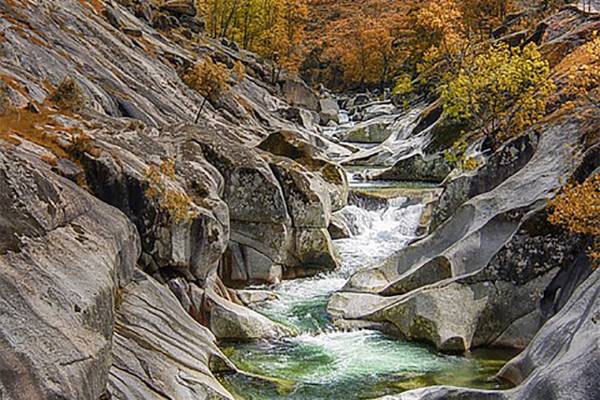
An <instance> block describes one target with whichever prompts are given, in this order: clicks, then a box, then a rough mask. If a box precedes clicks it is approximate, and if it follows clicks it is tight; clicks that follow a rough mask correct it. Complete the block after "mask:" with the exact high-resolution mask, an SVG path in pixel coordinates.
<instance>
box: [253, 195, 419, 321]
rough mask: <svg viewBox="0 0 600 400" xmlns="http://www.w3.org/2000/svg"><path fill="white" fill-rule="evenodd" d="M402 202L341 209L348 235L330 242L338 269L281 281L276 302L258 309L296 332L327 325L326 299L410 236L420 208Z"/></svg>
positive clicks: (414, 233)
mask: <svg viewBox="0 0 600 400" xmlns="http://www.w3.org/2000/svg"><path fill="white" fill-rule="evenodd" d="M407 200H408V199H407V198H405V197H398V198H394V199H390V200H388V201H387V203H388V205H387V206H385V207H382V208H380V209H378V210H367V209H364V208H360V207H358V206H355V205H350V206H347V207H346V208H344V210H342V213H341V215H342V216H343V218H345V219H346V221H347V223H348V225H349V227H350V229H351V231H352V233H353V236H352V237H350V238H348V239H340V240H335V241H334V245H335V247H336V249H337V250H338V252H339V254H340V258H341V260H342V263H341V264H342V265H341V267H340V268H339V269H337V270H335V271H332V272H329V273H323V274H320V275H317V276H315V277H312V278H306V279H296V280H292V281H286V282H283V283H281V284H280V285H278V286H277V287H276V288H275V290H274V291H275V293H276V294H277V295H278V299H277V300H272V301H269V302H266V303H264V304H263V305H261V306H260V307H259V308H258V311H260V312H262V313H264V314H266V315H267V316H269V317H270V318H272V319H275V320H277V321H279V322H282V323H285V324H287V325H291V326H292V327H294V328H296V329H298V330H300V331H301V332H306V331H314V330H320V329H322V328H323V327H324V326H326V325H327V322H328V321H327V316H326V313H325V306H326V304H327V299H328V297H329V295H330V294H331V293H333V292H335V291H337V290H340V289H341V288H342V287H343V286H344V284H345V283H346V281H347V280H348V278H350V276H351V275H352V274H353V273H355V272H356V271H357V270H358V269H360V268H366V267H370V266H372V265H374V264H376V263H377V262H380V261H382V260H383V259H385V258H386V257H388V256H390V255H391V254H393V253H394V252H395V251H397V250H400V249H402V248H403V247H404V246H406V245H407V244H408V243H409V242H410V241H412V240H414V239H415V237H416V231H417V228H418V226H419V220H420V218H421V214H422V212H423V205H422V204H417V205H408V206H406V204H407Z"/></svg>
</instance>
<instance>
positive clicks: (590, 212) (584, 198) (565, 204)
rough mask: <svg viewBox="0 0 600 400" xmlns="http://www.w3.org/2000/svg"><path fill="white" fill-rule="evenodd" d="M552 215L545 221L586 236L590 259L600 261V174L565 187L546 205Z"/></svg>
mask: <svg viewBox="0 0 600 400" xmlns="http://www.w3.org/2000/svg"><path fill="white" fill-rule="evenodd" d="M550 207H551V208H552V212H551V213H550V215H549V217H548V220H549V221H550V222H551V223H553V224H556V225H560V226H562V227H563V228H565V229H568V230H569V231H570V232H573V233H576V234H584V235H590V236H592V237H593V238H594V243H593V245H592V248H591V249H590V257H591V258H592V260H593V261H594V262H595V263H598V262H599V261H600V174H595V175H594V176H592V177H590V178H588V179H586V180H585V181H584V182H583V183H582V184H579V185H573V184H568V185H566V186H565V188H564V189H563V192H562V193H561V194H559V195H558V196H557V197H556V198H555V199H553V200H552V201H551V202H550Z"/></svg>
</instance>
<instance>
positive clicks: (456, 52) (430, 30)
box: [411, 0, 470, 86]
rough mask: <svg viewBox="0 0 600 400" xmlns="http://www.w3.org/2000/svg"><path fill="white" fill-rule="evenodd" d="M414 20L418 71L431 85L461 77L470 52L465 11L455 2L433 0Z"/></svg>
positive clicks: (414, 15) (453, 0)
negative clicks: (465, 59) (462, 68)
mask: <svg viewBox="0 0 600 400" xmlns="http://www.w3.org/2000/svg"><path fill="white" fill-rule="evenodd" d="M411 19H412V22H411V26H412V29H413V43H412V48H413V49H412V52H413V57H414V58H415V59H416V60H417V72H418V73H419V74H420V77H421V81H422V82H426V83H427V84H428V86H439V85H441V84H442V83H444V82H447V81H448V80H450V79H451V78H452V77H453V76H455V75H456V74H457V72H458V71H459V70H460V68H461V67H462V65H463V61H464V58H465V56H466V55H467V53H468V49H469V44H470V41H469V40H468V29H467V26H466V25H465V23H464V15H463V12H462V9H461V7H460V5H459V3H458V2H457V1H455V0H440V1H429V2H428V3H427V4H426V5H425V6H424V7H421V8H419V9H418V10H417V11H416V12H415V13H414V14H413V15H412V18H411Z"/></svg>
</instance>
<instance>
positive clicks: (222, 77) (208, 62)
mask: <svg viewBox="0 0 600 400" xmlns="http://www.w3.org/2000/svg"><path fill="white" fill-rule="evenodd" d="M228 80H229V70H228V69H227V67H226V66H225V65H224V64H221V63H215V62H214V61H213V60H212V59H211V58H210V57H206V58H204V59H203V60H201V61H200V62H198V63H197V64H196V65H194V66H193V67H192V68H190V70H189V71H188V72H187V73H186V74H185V75H184V76H183V81H184V82H185V83H186V84H187V85H188V86H190V87H191V88H192V89H194V90H196V91H197V92H198V93H200V94H201V95H202V97H204V100H203V101H202V104H201V105H200V108H199V109H198V112H197V114H196V119H195V121H194V122H195V123H198V120H199V119H200V113H201V112H202V109H203V108H204V105H205V104H206V101H207V100H209V99H210V100H216V99H217V97H218V96H220V95H221V94H223V93H224V92H226V91H227V90H229V83H228Z"/></svg>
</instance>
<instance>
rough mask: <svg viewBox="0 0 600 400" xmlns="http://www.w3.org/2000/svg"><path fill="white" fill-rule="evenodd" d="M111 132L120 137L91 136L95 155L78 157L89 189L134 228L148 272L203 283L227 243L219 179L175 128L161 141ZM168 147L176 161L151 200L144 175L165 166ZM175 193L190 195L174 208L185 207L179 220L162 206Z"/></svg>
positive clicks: (136, 133) (137, 132) (140, 133)
mask: <svg viewBox="0 0 600 400" xmlns="http://www.w3.org/2000/svg"><path fill="white" fill-rule="evenodd" d="M115 132H119V126H118V125H116V126H113V127H112V131H111V132H110V133H107V132H103V131H99V132H95V133H94V135H95V140H94V143H95V146H97V147H98V148H99V149H100V150H101V154H100V155H99V156H97V157H95V156H94V155H92V154H89V153H87V152H83V153H82V154H79V157H80V159H81V164H82V165H83V167H84V169H85V172H86V181H87V183H88V185H89V187H90V189H91V190H92V192H93V193H94V194H95V195H96V196H98V198H100V199H102V200H104V201H106V202H107V203H109V204H111V205H113V206H115V207H117V208H119V209H120V210H122V211H123V212H124V213H125V214H127V216H128V217H129V218H130V219H131V220H132V221H133V222H134V223H135V225H136V227H137V229H138V231H139V232H140V235H141V237H142V248H143V253H144V254H145V255H146V257H145V258H144V263H143V266H144V267H146V268H147V269H149V272H154V271H153V270H152V269H153V268H154V269H163V268H167V269H169V268H173V267H177V268H178V269H179V270H180V271H182V272H184V271H186V272H185V273H187V274H190V275H191V276H193V277H194V278H195V279H200V280H204V279H205V278H206V277H207V276H208V275H209V273H210V272H211V271H213V270H214V269H215V268H216V267H217V265H218V263H219V261H220V258H221V255H222V254H223V252H224V251H225V249H226V247H227V241H228V239H229V211H228V209H227V205H226V204H225V202H223V200H221V199H220V198H219V192H220V190H221V188H222V185H223V178H222V177H221V175H220V174H219V172H218V171H216V170H215V168H214V167H213V166H212V165H210V164H209V163H208V162H207V160H206V159H204V157H203V156H202V153H201V150H200V147H199V146H198V145H197V144H196V143H194V142H193V141H192V140H182V139H183V138H185V136H183V134H182V133H180V132H179V130H178V129H177V128H175V129H173V131H169V130H167V129H165V130H164V131H163V132H162V133H161V140H160V142H159V141H157V140H155V139H154V138H153V137H151V136H149V135H148V133H147V132H145V131H144V130H143V129H141V130H129V131H120V132H119V134H115ZM176 143H177V144H176ZM169 146H174V147H171V149H173V150H171V151H175V149H176V151H177V153H178V154H179V155H180V156H179V159H178V160H177V161H175V162H174V164H173V166H174V175H173V176H168V175H167V174H159V178H160V181H161V182H163V184H164V185H168V186H167V188H165V189H163V191H164V193H162V194H158V195H157V196H154V197H153V196H151V193H152V192H149V191H148V188H149V187H150V186H149V182H148V176H147V174H148V171H149V170H150V167H151V166H154V168H157V169H159V168H163V167H164V165H165V164H164V163H165V162H167V161H168V160H169V157H168V156H167V154H168V153H167V148H169ZM153 190H156V186H154V188H153ZM174 193H186V194H188V195H189V196H190V197H189V204H185V203H186V202H185V201H183V203H181V204H179V206H180V207H183V208H184V210H182V214H183V215H182V216H180V217H179V218H180V219H181V220H178V219H177V218H175V217H174V216H173V215H172V213H173V209H171V210H169V208H168V204H165V203H166V202H167V200H168V199H167V198H165V196H172V195H173V194H174ZM175 206H176V204H175ZM173 207H174V205H171V208H173Z"/></svg>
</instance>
